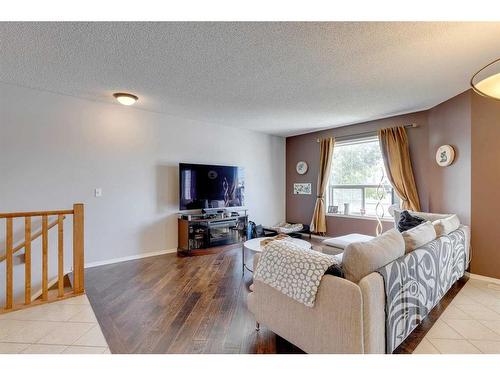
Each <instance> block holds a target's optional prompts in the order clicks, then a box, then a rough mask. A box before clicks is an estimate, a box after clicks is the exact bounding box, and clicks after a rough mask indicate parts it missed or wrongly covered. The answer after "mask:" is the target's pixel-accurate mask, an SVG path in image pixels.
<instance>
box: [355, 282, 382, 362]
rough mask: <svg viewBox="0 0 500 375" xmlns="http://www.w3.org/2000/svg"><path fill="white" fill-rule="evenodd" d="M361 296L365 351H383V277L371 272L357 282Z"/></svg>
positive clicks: (373, 352)
mask: <svg viewBox="0 0 500 375" xmlns="http://www.w3.org/2000/svg"><path fill="white" fill-rule="evenodd" d="M358 285H359V287H360V289H361V294H362V296H363V336H364V348H365V353H372V354H384V353H385V289H384V279H383V278H382V276H381V275H380V274H379V273H376V272H372V273H370V274H369V275H366V276H365V277H363V278H362V279H361V280H360V282H359V284H358Z"/></svg>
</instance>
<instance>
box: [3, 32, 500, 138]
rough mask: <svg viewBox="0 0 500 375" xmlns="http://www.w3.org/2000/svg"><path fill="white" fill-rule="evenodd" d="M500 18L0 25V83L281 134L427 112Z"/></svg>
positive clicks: (475, 63)
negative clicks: (121, 95)
mask: <svg viewBox="0 0 500 375" xmlns="http://www.w3.org/2000/svg"><path fill="white" fill-rule="evenodd" d="M499 41H500V23H442V22H440V23H366V22H361V23H340V22H328V23H292V22H290V23H289V22H286V23H275V22H272V23H260V22H256V23H232V22H231V23H211V22H205V23H196V22H193V23H172V22H167V23H0V51H1V54H0V81H2V82H5V83H10V84H16V85H22V86H27V87H31V88H36V89H43V90H49V91H53V92H57V93H61V94H67V95H72V96H77V97H81V98H87V99H91V100H98V101H105V102H111V103H114V99H113V98H112V97H111V93H113V92H115V91H128V92H132V93H134V94H137V95H138V96H139V97H140V100H139V102H138V103H137V104H136V106H137V107H138V108H141V109H144V110H150V111H155V112H161V113H168V114H171V115H174V116H181V117H186V118H190V119H197V120H202V121H208V122H213V123H218V124H223V125H228V126H236V127H241V128H248V129H253V130H257V131H263V132H267V133H272V134H278V135H290V134H298V133H302V132H309V131H312V130H315V129H319V128H324V127H333V126H341V125H346V124H351V123H355V122H360V121H365V120H370V119H374V118H380V117H387V116H390V115H393V114H399V113H406V112H412V111H416V110H421V109H427V108H429V107H431V106H434V105H436V104H438V103H440V102H442V101H444V100H446V99H448V98H450V97H452V96H454V95H456V94H458V93H460V92H462V91H464V90H466V89H467V88H468V87H469V86H468V85H469V79H470V77H471V75H472V74H473V73H474V72H475V70H477V69H478V68H480V67H481V66H482V65H484V64H486V63H487V62H489V61H491V60H493V59H495V58H498V57H500V42H499Z"/></svg>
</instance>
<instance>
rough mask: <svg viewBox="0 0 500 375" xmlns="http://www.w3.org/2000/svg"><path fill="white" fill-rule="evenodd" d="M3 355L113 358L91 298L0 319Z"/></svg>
mask: <svg viewBox="0 0 500 375" xmlns="http://www.w3.org/2000/svg"><path fill="white" fill-rule="evenodd" d="M0 353H3V354H6V353H25V354H58V353H66V354H110V351H109V348H108V344H107V342H106V339H105V338H104V336H103V334H102V331H101V328H100V327H99V324H98V323H97V319H96V317H95V315H94V311H93V310H92V307H91V306H90V303H89V300H88V299H87V296H85V295H83V296H79V297H75V298H69V299H66V300H63V301H59V302H54V303H49V304H46V305H42V306H37V307H32V308H29V309H25V310H20V311H14V312H11V313H8V314H3V315H0Z"/></svg>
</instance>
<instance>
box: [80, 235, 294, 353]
mask: <svg viewBox="0 0 500 375" xmlns="http://www.w3.org/2000/svg"><path fill="white" fill-rule="evenodd" d="M219 250H220V252H219V253H215V254H208V255H200V256H194V257H177V255H176V254H167V255H161V256H157V257H151V258H145V259H139V260H133V261H129V262H123V263H118V264H112V265H107V266H101V267H95V268H90V269H87V270H86V272H85V277H86V280H85V282H86V291H87V295H88V298H89V300H90V303H91V305H92V307H93V309H94V311H95V314H96V317H97V319H98V321H99V323H100V325H101V328H102V331H103V333H104V336H105V337H106V340H107V341H108V344H109V347H110V350H111V352H112V353H300V352H301V351H300V349H298V348H296V347H294V346H293V345H292V344H290V343H288V342H287V341H285V340H283V339H281V338H280V337H277V336H276V335H275V334H274V333H272V332H271V331H269V330H268V329H266V328H265V327H262V328H261V330H260V331H259V332H257V331H255V320H254V319H253V317H252V314H251V313H250V312H249V311H248V310H247V308H246V296H247V294H248V293H249V289H248V287H249V285H250V284H251V278H252V276H251V275H252V274H251V273H250V272H245V276H244V277H242V274H241V245H237V246H232V247H227V248H225V249H219ZM248 256H249V255H248V254H247V258H248ZM247 261H250V259H248V260H247Z"/></svg>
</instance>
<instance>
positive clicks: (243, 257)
mask: <svg viewBox="0 0 500 375" xmlns="http://www.w3.org/2000/svg"><path fill="white" fill-rule="evenodd" d="M241 263H242V266H241V269H242V273H243V275H244V274H245V246H244V245H242V246H241Z"/></svg>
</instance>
